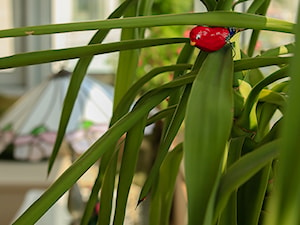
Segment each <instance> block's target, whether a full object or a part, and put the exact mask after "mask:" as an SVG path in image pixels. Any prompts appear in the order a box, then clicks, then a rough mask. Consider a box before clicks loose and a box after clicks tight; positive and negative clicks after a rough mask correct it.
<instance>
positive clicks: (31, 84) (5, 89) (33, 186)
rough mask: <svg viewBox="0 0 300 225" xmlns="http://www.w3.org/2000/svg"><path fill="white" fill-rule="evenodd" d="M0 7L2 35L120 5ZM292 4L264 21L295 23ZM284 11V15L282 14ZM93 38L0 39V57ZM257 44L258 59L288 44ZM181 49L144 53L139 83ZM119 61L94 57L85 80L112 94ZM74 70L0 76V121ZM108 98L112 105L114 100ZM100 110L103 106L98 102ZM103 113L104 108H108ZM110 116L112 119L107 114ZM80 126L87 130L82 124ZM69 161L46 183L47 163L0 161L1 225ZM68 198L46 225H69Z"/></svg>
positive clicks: (15, 2) (179, 4)
mask: <svg viewBox="0 0 300 225" xmlns="http://www.w3.org/2000/svg"><path fill="white" fill-rule="evenodd" d="M249 2H251V1H249ZM1 3H2V4H1V7H0V29H9V28H14V27H23V26H33V25H41V24H50V23H68V22H78V21H89V20H101V19H105V18H106V17H107V16H108V15H109V14H110V13H111V12H112V11H113V10H114V9H115V8H116V7H117V6H118V5H119V0H106V1H105V0H88V1H87V0H64V1H60V0H1ZM246 4H249V3H246ZM296 4H297V0H291V1H289V2H288V3H287V2H286V1H283V0H275V1H272V3H271V7H270V10H269V11H268V13H267V15H269V16H271V17H274V18H279V19H284V20H288V21H295V18H293V16H295V15H296V13H295V9H296ZM243 8H244V7H243V5H240V8H239V9H238V10H240V11H243ZM283 8H284V9H285V11H283V10H282V9H283ZM203 9H204V8H203V6H202V5H201V3H200V1H199V0H194V1H174V0H172V1H171V0H154V7H153V12H152V13H153V14H154V15H155V14H167V13H182V12H192V11H198V12H201V11H203ZM190 28H191V27H188V26H187V27H183V26H181V27H157V28H152V29H150V30H147V36H149V37H170V36H174V37H178V36H179V37H180V36H187V35H188V30H189V29H190ZM247 32H248V33H247ZM247 32H245V34H244V37H243V38H242V40H243V43H242V46H243V45H244V46H246V43H247V38H248V36H249V34H250V33H249V32H250V31H247ZM94 33H95V31H85V32H73V33H65V34H55V35H51V36H50V35H43V36H28V37H20V38H3V39H0V46H1V52H0V57H5V56H9V55H12V54H16V53H21V52H29V51H37V50H43V49H59V48H67V47H72V46H81V45H86V44H87V43H88V42H89V40H90V39H91V37H92V35H93V34H94ZM119 38H120V31H119V30H117V29H116V30H112V31H111V32H110V33H109V35H108V36H107V38H106V39H105V41H104V42H114V41H118V40H119ZM259 40H260V41H259V45H258V46H257V48H256V54H258V53H259V52H260V51H263V50H264V48H270V47H271V46H273V45H274V46H275V45H278V42H280V44H285V43H289V42H290V41H291V40H290V36H284V34H280V35H278V36H276V37H274V36H272V37H271V36H269V35H268V32H267V31H263V32H261V34H260V39H259ZM179 48H180V46H176V45H174V46H172V47H171V48H169V47H168V50H166V49H163V48H151V49H147V50H142V52H141V59H140V63H139V65H140V67H139V69H138V74H137V78H138V77H140V76H142V75H143V74H145V72H148V71H149V70H151V68H153V67H156V66H160V65H166V64H170V63H174V60H175V58H176V55H177V54H178V52H179ZM162 52H163V54H162ZM117 59H118V54H117V53H114V54H104V55H99V56H95V57H94V59H93V61H92V63H91V65H90V67H89V69H88V75H89V76H90V77H91V78H92V79H94V82H95V83H97V82H98V83H100V84H101V85H104V86H106V85H108V86H109V88H112V89H113V84H114V74H115V71H116V66H117ZM75 64H76V60H68V61H61V62H55V63H49V64H41V65H35V66H27V67H20V68H13V69H7V70H0V119H1V117H4V115H7V112H11V111H8V110H10V109H11V106H12V105H13V104H14V103H15V102H16V101H17V100H20V97H22V96H23V95H24V94H26V95H27V94H28V92H30V91H32V90H34V89H36V88H37V87H39V86H40V85H41V84H42V83H43V82H46V81H47V82H49V79H50V78H52V77H53V74H57V73H59V72H60V71H62V70H66V71H69V72H72V70H73V69H74V66H75ZM171 75H172V74H168V75H167V76H160V78H158V79H156V80H154V81H153V82H154V83H153V84H151V83H150V84H149V86H148V87H145V88H151V85H155V84H156V83H162V82H164V81H166V80H168V79H171ZM90 95H92V94H90ZM110 97H111V100H112V98H113V96H110ZM100 104H102V105H103V103H101V102H100ZM104 107H106V108H107V105H105V106H104ZM21 109H22V108H21ZM22 110H23V109H22ZM22 110H21V112H22ZM5 113H6V114H5ZM59 113H60V112H57V114H56V115H57V120H59V115H60V114H59ZM110 113H111V112H110ZM108 115H110V114H109V113H108ZM109 119H110V118H109V116H108V118H107V123H108V122H109ZM83 122H87V121H83ZM89 122H90V121H89ZM82 124H83V123H81V124H80V126H81V125H82ZM6 125H7V124H6ZM6 125H3V126H2V127H0V131H1V132H2V133H0V146H1V145H4V144H6V143H4V142H5V140H6V139H3V136H4V134H8V133H5V132H4V130H5V129H7V126H6ZM83 125H84V126H85V125H86V123H84V124H83ZM89 126H90V125H88V127H89ZM80 128H82V127H80ZM78 129H79V128H78ZM14 132H17V131H14ZM1 135H2V138H1ZM99 135H100V134H99ZM1 142H2V143H1ZM81 144H82V143H81ZM65 145H66V147H69V146H68V144H67V143H65ZM151 146H152V147H153V145H150V148H151ZM69 153H70V152H66V153H65V154H66V155H69ZM63 154H64V153H63ZM63 154H62V155H63ZM71 161H72V159H70V157H67V158H66V157H60V158H59V160H58V162H57V163H56V165H55V169H54V171H53V172H52V173H51V175H50V177H48V178H47V175H46V171H47V162H46V161H38V162H37V161H35V162H31V161H30V160H21V162H20V160H14V158H13V157H12V159H10V160H8V159H7V158H6V157H2V158H1V155H0V203H1V204H0V224H1V225H7V224H10V223H11V221H12V219H13V218H14V217H15V216H16V215H17V214H18V213H19V212H20V210H22V208H24V207H26V206H27V205H28V204H29V203H28V202H31V201H32V200H33V199H34V198H36V197H37V196H38V195H39V193H41V191H42V190H44V189H45V188H47V187H48V186H49V185H50V184H51V183H52V181H53V180H54V179H55V178H56V177H57V176H59V174H60V173H62V171H63V170H64V169H65V168H67V167H68V165H70V163H71ZM95 171H96V168H95ZM95 171H93V170H92V171H90V174H88V175H86V176H84V177H83V178H82V179H81V181H80V187H81V191H83V192H84V190H86V191H88V190H89V188H90V187H91V185H92V184H93V181H94V178H95V174H96V172H95ZM33 190H36V191H33ZM83 195H84V194H83ZM66 198H67V197H66ZM66 198H65V200H64V199H62V200H61V201H62V203H61V205H62V208H63V209H64V210H60V206H59V204H60V202H58V203H57V205H58V206H57V208H54V209H53V210H54V211H53V212H52V214H51V212H50V213H49V215H48V217H51V218H52V217H54V216H53V215H54V214H55V215H60V216H56V217H55V218H54V219H53V218H52V221H53V222H51V223H50V224H58V225H59V224H68V222H66V221H69V220H70V215H69V212H68V210H67V209H66V207H65V205H66V201H68V200H67V199H66ZM55 210H56V211H55ZM55 219H57V220H55ZM41 224H42V223H41ZM48 224H49V223H48Z"/></svg>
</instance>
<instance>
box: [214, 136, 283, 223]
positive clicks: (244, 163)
mask: <svg viewBox="0 0 300 225" xmlns="http://www.w3.org/2000/svg"><path fill="white" fill-rule="evenodd" d="M279 143H280V140H275V141H272V142H269V143H268V144H265V145H263V146H261V147H259V148H258V149H255V150H254V151H252V152H250V153H248V154H246V155H244V156H243V157H241V158H240V159H239V160H238V161H236V162H235V163H234V164H233V165H232V166H231V167H229V168H228V170H227V171H226V173H225V174H224V175H223V176H222V178H221V181H220V185H219V190H218V195H217V205H216V214H215V221H216V220H217V217H218V215H219V213H220V212H221V211H222V210H223V209H224V207H225V205H226V202H227V201H228V199H229V197H230V195H231V193H232V192H233V191H234V190H237V188H238V187H240V186H241V185H242V184H243V183H245V182H246V181H247V180H248V179H249V178H251V177H252V176H253V175H254V174H256V173H257V172H258V171H259V170H260V169H262V168H263V167H264V166H266V165H267V164H268V163H270V162H271V161H272V160H274V159H275V158H276V157H278V155H279V148H278V145H279Z"/></svg>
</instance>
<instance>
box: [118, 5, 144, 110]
mask: <svg viewBox="0 0 300 225" xmlns="http://www.w3.org/2000/svg"><path fill="white" fill-rule="evenodd" d="M139 2H140V1H137V3H136V4H134V5H133V6H132V7H130V8H129V10H128V11H127V12H126V14H125V15H124V17H125V18H128V17H136V16H137V15H138V11H139ZM138 38H140V37H139V30H138V28H123V29H122V33H121V41H127V40H137V39H138ZM141 38H142V37H141ZM139 54H140V49H139V48H136V49H131V50H127V51H120V53H119V60H118V67H117V73H116V77H115V92H114V109H115V107H116V106H117V105H118V103H119V101H120V100H121V98H122V97H123V95H124V94H125V93H126V91H127V90H128V89H129V87H130V86H131V84H132V82H133V81H134V78H135V77H136V70H137V65H138V59H139Z"/></svg>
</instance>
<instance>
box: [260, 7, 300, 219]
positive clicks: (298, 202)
mask: <svg viewBox="0 0 300 225" xmlns="http://www.w3.org/2000/svg"><path fill="white" fill-rule="evenodd" d="M296 31H297V33H296V49H295V57H294V58H293V59H292V62H291V70H290V73H291V81H290V86H289V99H288V106H287V110H286V113H285V118H284V120H283V128H282V139H283V140H282V143H281V145H280V158H279V160H280V161H279V169H278V176H277V177H276V183H275V185H276V188H275V191H274V194H273V196H272V199H271V201H270V202H269V203H270V205H269V208H268V212H269V213H268V215H267V219H266V221H265V224H267V225H271V224H272V225H279V224H289V225H296V224H300V214H299V210H300V182H299V174H300V164H299V157H300V154H299V136H300V129H299V124H300V117H299V114H300V107H299V97H300V89H299V86H300V76H299V71H300V65H299V61H300V4H298V18H297V29H296Z"/></svg>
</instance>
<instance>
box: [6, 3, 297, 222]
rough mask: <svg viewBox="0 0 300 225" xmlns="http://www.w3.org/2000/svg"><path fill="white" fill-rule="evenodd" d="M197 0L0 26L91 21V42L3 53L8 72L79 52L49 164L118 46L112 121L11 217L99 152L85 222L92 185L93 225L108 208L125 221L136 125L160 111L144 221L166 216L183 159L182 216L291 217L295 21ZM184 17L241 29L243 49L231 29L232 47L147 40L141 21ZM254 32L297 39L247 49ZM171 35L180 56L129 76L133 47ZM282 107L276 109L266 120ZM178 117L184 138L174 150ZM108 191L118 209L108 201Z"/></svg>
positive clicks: (40, 206)
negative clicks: (94, 17)
mask: <svg viewBox="0 0 300 225" xmlns="http://www.w3.org/2000/svg"><path fill="white" fill-rule="evenodd" d="M201 2H202V3H203V4H204V5H205V6H206V8H207V11H208V12H205V13H190V12H182V13H181V14H170V15H155V16H151V7H152V4H153V1H151V0H144V1H138V0H125V1H123V2H122V3H121V5H120V7H119V8H117V9H116V10H115V11H114V12H113V13H112V14H111V16H110V18H108V19H107V20H103V21H94V22H81V23H70V24H60V25H44V26H36V27H25V28H15V29H10V30H2V31H0V37H1V38H4V37H18V36H26V35H43V34H53V33H59V32H71V31H75V30H91V29H95V30H98V29H99V30H98V31H97V33H96V34H95V36H94V37H93V38H92V40H91V41H90V43H89V45H88V46H82V47H76V48H69V49H60V50H45V51H39V52H28V53H22V54H17V55H13V56H9V57H4V58H1V59H0V68H1V69H5V68H11V67H18V66H26V65H33V64H39V63H47V62H53V61H58V60H64V59H70V58H80V60H79V61H78V64H77V66H76V68H75V69H74V71H73V76H72V79H71V83H70V86H69V91H68V93H67V96H66V100H65V105H64V109H63V112H62V115H61V124H60V128H59V133H58V138H57V142H56V145H55V148H54V151H53V155H52V157H51V158H50V160H49V172H50V170H51V167H52V165H53V162H54V160H55V157H56V155H57V151H58V149H59V146H60V144H61V142H62V139H63V136H64V132H65V129H66V125H67V123H68V117H69V116H70V112H71V109H72V106H73V103H74V101H75V99H76V96H77V92H78V90H79V87H80V83H81V81H82V79H83V78H84V75H85V74H86V71H87V68H88V65H89V63H90V61H91V59H92V57H93V55H96V54H103V53H109V52H116V51H120V52H121V53H120V57H119V63H118V70H117V74H116V75H117V76H116V82H115V100H114V115H113V117H112V119H111V127H110V129H109V130H108V131H107V132H106V133H105V134H104V135H103V136H102V137H101V138H100V139H99V140H98V141H97V142H96V143H95V144H94V145H93V146H92V147H90V148H89V149H88V150H87V151H86V152H85V153H84V154H83V155H82V156H81V157H80V158H79V159H78V160H77V161H75V162H74V163H73V164H72V166H70V167H69V168H68V169H67V170H66V172H65V173H64V174H62V175H61V177H59V178H58V179H57V180H56V181H55V183H54V184H53V185H52V186H51V187H50V188H49V189H48V190H47V191H46V192H45V193H44V194H43V195H42V196H41V198H40V199H39V200H37V201H36V202H35V203H34V204H33V205H32V206H31V207H30V208H29V209H28V210H27V211H26V212H25V213H24V214H23V215H22V216H20V217H19V218H18V219H17V220H16V222H15V224H26V225H28V224H34V223H35V222H36V221H37V220H38V219H39V218H40V217H41V216H42V215H43V214H44V213H45V212H46V211H47V210H48V209H49V208H50V207H51V206H52V205H53V204H54V203H55V202H56V201H57V200H58V199H59V198H60V197H61V196H62V195H63V194H64V193H65V192H66V191H67V190H68V189H70V188H71V187H72V185H73V184H74V183H75V182H76V181H77V180H78V179H79V178H80V176H81V175H82V174H84V173H85V171H86V170H88V169H89V168H90V167H91V166H92V165H93V164H94V163H95V162H97V161H98V160H99V159H101V163H100V167H99V175H98V178H97V180H96V181H95V185H94V187H93V189H92V192H91V195H90V199H89V201H88V203H87V205H86V208H85V212H84V215H83V218H82V222H81V224H88V222H89V219H90V217H91V214H92V212H93V209H94V206H95V204H96V202H97V201H98V198H99V193H100V190H101V194H100V205H101V210H100V212H99V216H98V224H109V220H110V215H111V214H112V216H113V220H114V224H115V225H117V224H123V221H124V215H125V210H126V202H127V199H128V192H129V189H130V185H131V183H132V179H133V176H134V172H135V166H136V161H137V157H138V154H139V149H140V145H141V142H142V139H143V135H144V128H145V126H147V125H148V124H149V123H153V122H155V121H158V120H162V121H163V124H164V127H163V132H162V136H161V141H160V145H159V149H158V153H157V156H156V159H155V162H154V165H153V167H152V169H151V171H150V173H149V175H148V177H147V179H146V181H145V184H144V186H143V188H142V191H141V194H140V199H137V202H140V203H141V204H142V200H143V199H144V198H145V197H149V198H151V199H150V215H149V221H150V224H168V219H169V216H170V208H171V202H172V193H173V191H174V185H175V179H176V174H177V173H178V168H179V164H180V162H181V161H182V160H183V162H184V165H185V178H186V187H187V196H188V198H187V206H188V224H189V225H199V224H205V225H212V224H224V225H228V224H230V225H232V224H243V225H245V224H246V225H247V224H249V225H250V224H251V225H254V224H267V225H271V224H272V225H274V224H289V225H293V224H295V225H296V224H299V222H300V218H299V210H300V209H299V204H298V202H299V199H300V195H299V194H300V192H299V190H300V183H299V179H298V177H297V175H298V174H299V172H300V166H299V163H297V161H296V160H298V155H299V153H298V144H297V138H298V137H299V133H300V131H299V122H300V121H298V120H299V116H298V115H299V113H300V112H299V110H300V108H299V106H298V99H299V96H300V89H299V88H298V87H299V85H300V76H299V71H300V67H299V65H298V64H297V62H299V60H300V58H299V57H300V55H299V52H300V49H299V46H300V45H299V43H300V39H299V37H300V27H299V26H298V25H295V24H293V23H290V22H287V21H281V20H277V19H272V18H268V17H266V16H264V15H265V13H266V11H267V8H268V6H269V4H270V0H254V1H249V3H250V4H249V7H248V9H247V10H248V11H247V13H236V12H234V9H235V6H236V5H237V4H239V3H242V2H246V1H242V0H240V1H237V2H233V1H232V0H219V1H215V0H202V1H201ZM120 17H122V18H121V19H119V18H120ZM298 21H299V19H298ZM298 24H299V22H298ZM186 25H207V26H222V27H237V28H247V29H249V30H250V31H251V32H252V36H251V39H250V43H249V45H248V47H249V48H248V49H246V50H245V49H240V48H239V44H238V43H239V42H238V37H236V39H235V42H234V43H233V44H232V45H231V46H228V45H227V46H225V47H224V48H222V49H220V50H218V51H215V52H212V53H206V52H203V51H199V50H198V49H195V48H194V47H192V46H190V45H189V39H188V38H183V37H167V38H156V39H149V38H145V28H149V27H157V26H186ZM297 26H298V28H297ZM115 28H122V35H121V41H120V42H116V43H108V44H101V42H102V40H103V39H104V38H105V36H106V34H107V33H108V32H109V30H110V29H115ZM260 30H269V31H270V32H274V34H277V33H275V32H284V33H290V35H295V37H296V38H295V39H296V44H295V43H290V44H287V45H285V46H278V47H276V48H274V49H268V50H266V51H264V52H263V53H261V54H258V55H256V56H255V57H253V56H252V54H253V49H254V47H255V44H256V42H257V40H258V34H259V31H260ZM172 44H181V46H182V48H181V51H180V53H179V54H178V57H177V59H176V61H175V62H172V63H171V64H168V65H164V66H163V67H156V68H154V69H153V70H151V71H150V72H149V73H147V74H145V75H144V76H143V77H142V78H140V79H139V80H137V81H136V83H133V81H134V80H135V74H136V70H137V66H138V61H139V55H140V50H141V49H142V48H148V47H154V46H160V45H164V46H168V45H172ZM232 46H233V47H232ZM232 48H233V51H232ZM125 50H126V51H125ZM194 54H196V55H197V57H194ZM270 65H276V70H275V72H272V73H270V74H263V73H262V72H261V70H260V68H261V67H267V66H270ZM169 71H172V72H173V74H174V76H173V80H172V81H170V82H166V83H164V84H161V85H159V86H157V87H153V88H152V89H151V90H150V91H148V92H146V93H145V94H143V95H142V96H141V97H140V98H139V99H138V100H137V101H136V96H139V95H140V94H139V90H140V87H142V86H143V85H145V84H147V82H149V81H150V80H151V79H153V78H154V77H155V76H157V75H160V74H162V73H163V72H169ZM290 78H291V79H290ZM166 99H168V102H167V104H164V105H167V106H166V107H164V108H162V109H161V111H160V112H158V113H157V114H155V115H154V116H151V117H150V118H149V116H148V114H149V112H150V111H151V110H152V109H153V108H155V107H156V106H157V105H159V104H160V103H161V102H162V101H165V100H166ZM134 102H135V103H134ZM133 103H134V107H133V108H132V107H131V106H132V105H133ZM278 111H279V112H280V116H277V117H274V114H275V112H278ZM276 115H277V114H276ZM274 118H275V122H274ZM183 123H184V127H185V131H184V132H185V139H184V142H183V143H179V144H178V145H177V146H176V147H175V148H174V149H171V147H170V146H171V144H172V142H173V140H174V138H175V136H176V134H177V133H178V131H179V128H180V127H181V125H182V124H183ZM124 134H126V137H125V140H124V149H123V156H122V161H121V165H120V170H119V171H118V172H117V164H118V157H117V156H118V151H119V144H118V141H119V139H120V138H121V137H122V136H124ZM115 177H117V185H116V186H115ZM166 179H168V182H166ZM270 181H272V186H273V188H272V187H271V182H270ZM115 188H117V198H116V208H115V209H114V210H112V199H113V198H112V195H113V191H114V190H115ZM150 193H151V194H150ZM269 199H270V200H269Z"/></svg>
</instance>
